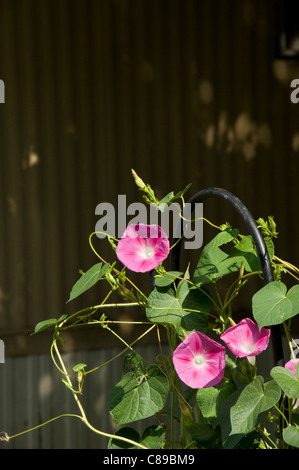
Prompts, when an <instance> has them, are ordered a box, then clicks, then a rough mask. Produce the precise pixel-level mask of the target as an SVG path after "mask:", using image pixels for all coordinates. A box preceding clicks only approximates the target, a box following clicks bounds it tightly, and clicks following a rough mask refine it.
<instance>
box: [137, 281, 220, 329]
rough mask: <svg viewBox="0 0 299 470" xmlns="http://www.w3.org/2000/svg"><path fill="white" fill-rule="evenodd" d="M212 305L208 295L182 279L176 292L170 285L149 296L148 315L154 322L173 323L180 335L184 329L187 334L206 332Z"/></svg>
mask: <svg viewBox="0 0 299 470" xmlns="http://www.w3.org/2000/svg"><path fill="white" fill-rule="evenodd" d="M211 306H212V302H211V300H210V299H209V298H208V296H207V295H205V294H204V293H203V292H201V291H199V290H198V289H196V288H192V287H191V288H190V287H189V286H188V283H187V282H186V281H181V282H180V283H179V285H178V287H177V289H176V292H174V291H173V290H172V289H171V288H168V287H157V288H155V289H154V290H153V291H152V292H151V293H150V295H149V297H148V307H147V309H146V316H147V318H148V320H150V321H152V322H153V323H164V324H165V323H167V324H171V325H173V326H174V327H175V328H176V330H177V332H178V334H179V335H181V334H182V329H183V330H184V331H185V332H186V333H187V334H188V333H191V331H195V330H198V331H202V332H205V331H206V330H207V327H208V314H209V312H210V309H211Z"/></svg>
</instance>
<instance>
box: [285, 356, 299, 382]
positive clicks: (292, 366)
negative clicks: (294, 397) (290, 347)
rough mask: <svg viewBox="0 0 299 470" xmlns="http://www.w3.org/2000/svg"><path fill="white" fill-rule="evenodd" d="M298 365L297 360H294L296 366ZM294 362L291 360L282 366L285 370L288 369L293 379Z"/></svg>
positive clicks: (294, 372)
mask: <svg viewBox="0 0 299 470" xmlns="http://www.w3.org/2000/svg"><path fill="white" fill-rule="evenodd" d="M298 363H299V359H296V364H298ZM296 364H295V362H294V360H293V359H291V360H290V361H288V362H287V363H286V364H285V365H284V366H285V368H286V369H289V370H290V371H291V372H292V374H293V375H294V377H295V378H296V371H295V365H296Z"/></svg>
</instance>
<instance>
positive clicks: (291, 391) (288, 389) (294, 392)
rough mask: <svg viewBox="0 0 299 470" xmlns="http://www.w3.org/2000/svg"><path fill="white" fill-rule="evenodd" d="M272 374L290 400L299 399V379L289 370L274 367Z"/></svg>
mask: <svg viewBox="0 0 299 470" xmlns="http://www.w3.org/2000/svg"><path fill="white" fill-rule="evenodd" d="M270 374H271V377H272V378H273V379H274V380H275V382H277V383H278V385H279V386H280V387H281V388H282V390H283V391H284V393H285V394H286V395H287V396H288V397H289V398H299V379H296V378H295V377H294V375H293V373H292V372H291V371H290V370H289V369H286V368H285V367H273V369H272V370H271V372H270Z"/></svg>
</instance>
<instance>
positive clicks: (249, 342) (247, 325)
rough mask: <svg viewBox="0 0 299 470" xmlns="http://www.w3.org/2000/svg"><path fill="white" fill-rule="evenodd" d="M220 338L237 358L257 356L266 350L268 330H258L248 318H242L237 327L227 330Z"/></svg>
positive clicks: (268, 336)
mask: <svg viewBox="0 0 299 470" xmlns="http://www.w3.org/2000/svg"><path fill="white" fill-rule="evenodd" d="M220 338H221V339H222V341H224V342H225V344H226V345H227V347H228V348H229V349H230V350H231V351H232V353H234V354H235V355H236V356H237V357H248V356H257V355H258V354H260V353H261V352H263V351H264V350H265V349H267V347H268V344H269V338H270V330H269V329H268V328H262V329H261V330H259V327H258V325H257V324H256V323H254V322H253V321H252V320H251V319H250V318H244V319H243V320H241V321H240V322H239V323H238V324H237V325H235V326H232V327H231V328H228V330H226V331H225V332H224V333H222V335H221V336H220Z"/></svg>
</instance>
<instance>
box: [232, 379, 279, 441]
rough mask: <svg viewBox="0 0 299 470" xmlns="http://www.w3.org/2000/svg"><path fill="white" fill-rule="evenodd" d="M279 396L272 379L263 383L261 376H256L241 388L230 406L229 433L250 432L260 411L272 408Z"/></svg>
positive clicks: (257, 419)
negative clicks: (234, 401)
mask: <svg viewBox="0 0 299 470" xmlns="http://www.w3.org/2000/svg"><path fill="white" fill-rule="evenodd" d="M280 396H281V390H280V387H279V386H278V385H277V383H276V382H275V381H274V380H271V381H269V382H267V383H265V384H264V379H263V377H261V376H258V377H256V378H255V379H254V380H253V382H251V383H250V384H248V385H247V386H246V387H245V388H244V389H243V390H242V392H241V393H240V395H239V397H238V399H237V401H236V403H235V404H234V405H233V406H232V407H231V410H230V418H231V432H230V435H234V434H239V435H240V434H241V435H244V434H248V433H250V432H252V431H253V430H254V429H255V428H256V426H257V424H258V422H259V418H260V415H261V413H263V412H264V411H267V410H269V409H270V408H272V407H273V406H274V405H275V404H276V403H277V402H278V400H279V399H280Z"/></svg>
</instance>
